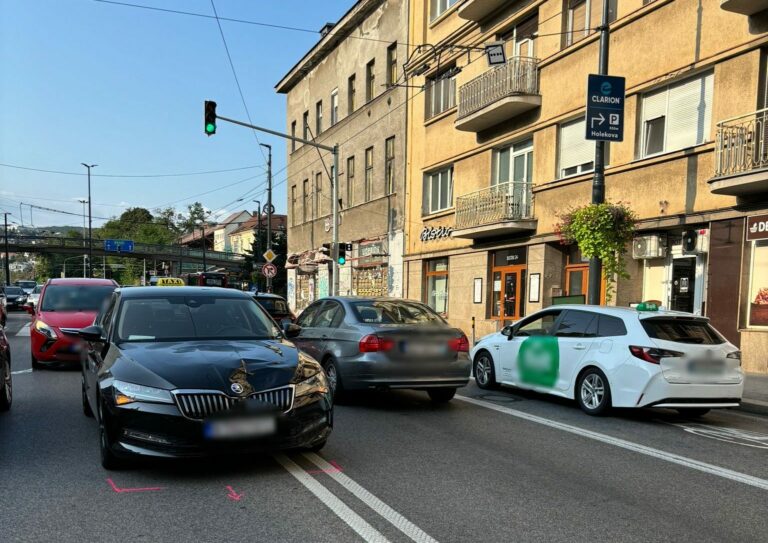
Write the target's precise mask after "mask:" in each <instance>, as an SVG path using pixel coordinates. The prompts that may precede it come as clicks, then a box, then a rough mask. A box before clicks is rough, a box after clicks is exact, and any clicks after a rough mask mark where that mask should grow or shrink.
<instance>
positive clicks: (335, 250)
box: [214, 0, 607, 296]
mask: <svg viewBox="0 0 768 543" xmlns="http://www.w3.org/2000/svg"><path fill="white" fill-rule="evenodd" d="M606 1H607V0H606ZM216 119H220V120H222V121H226V122H228V123H232V124H236V125H239V126H244V127H246V128H251V129H253V130H258V131H259V132H265V133H267V134H272V135H273V136H278V137H280V138H283V139H287V140H291V141H297V142H299V143H301V144H304V145H309V146H311V147H317V148H318V149H322V150H323V151H329V152H330V153H332V154H333V179H332V180H331V183H332V186H331V194H332V196H331V197H332V198H333V202H332V206H331V208H332V210H333V227H332V230H333V246H332V248H331V251H332V258H333V280H332V281H331V292H330V294H331V296H336V295H337V294H338V292H339V198H338V190H339V183H338V181H339V146H338V144H337V145H334V146H333V147H331V146H330V145H323V144H322V143H316V142H314V141H310V140H305V139H304V138H297V137H296V136H291V135H290V134H283V133H282V132H278V131H277V130H271V129H269V128H264V127H261V126H256V125H253V124H250V123H244V122H242V121H238V120H235V119H230V118H228V117H221V116H220V115H216ZM214 133H215V131H214ZM270 196H271V195H270ZM270 203H271V202H270ZM270 209H271V208H270V207H268V209H267V212H269V210H270ZM271 226H272V225H271V224H270V225H269V227H270V228H271Z"/></svg>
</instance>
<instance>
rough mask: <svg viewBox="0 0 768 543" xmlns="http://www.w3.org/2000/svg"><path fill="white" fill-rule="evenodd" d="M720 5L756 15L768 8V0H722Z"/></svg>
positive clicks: (729, 9) (727, 8)
mask: <svg viewBox="0 0 768 543" xmlns="http://www.w3.org/2000/svg"><path fill="white" fill-rule="evenodd" d="M720 7H721V8H722V9H724V10H726V11H732V12H734V13H741V14H742V15H754V14H755V13H759V12H761V11H763V10H765V9H768V0H720Z"/></svg>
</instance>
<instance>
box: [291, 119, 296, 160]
mask: <svg viewBox="0 0 768 543" xmlns="http://www.w3.org/2000/svg"><path fill="white" fill-rule="evenodd" d="M291 137H294V138H295V137H296V121H293V122H292V123H291ZM295 150H296V140H291V152H293V151H295Z"/></svg>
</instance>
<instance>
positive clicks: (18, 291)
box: [5, 287, 24, 296]
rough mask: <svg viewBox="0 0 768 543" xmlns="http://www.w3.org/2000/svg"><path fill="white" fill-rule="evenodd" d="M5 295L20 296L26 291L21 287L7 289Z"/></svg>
mask: <svg viewBox="0 0 768 543" xmlns="http://www.w3.org/2000/svg"><path fill="white" fill-rule="evenodd" d="M5 293H6V294H8V295H10V296H16V295H18V294H24V291H23V290H21V288H19V287H5Z"/></svg>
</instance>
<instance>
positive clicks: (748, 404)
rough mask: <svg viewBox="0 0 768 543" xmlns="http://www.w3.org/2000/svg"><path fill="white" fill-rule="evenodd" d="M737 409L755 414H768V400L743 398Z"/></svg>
mask: <svg viewBox="0 0 768 543" xmlns="http://www.w3.org/2000/svg"><path fill="white" fill-rule="evenodd" d="M737 409H739V410H740V411H745V412H747V413H753V414H755V415H768V402H763V401H760V400H745V399H742V400H741V405H739V407H738V408H737Z"/></svg>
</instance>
